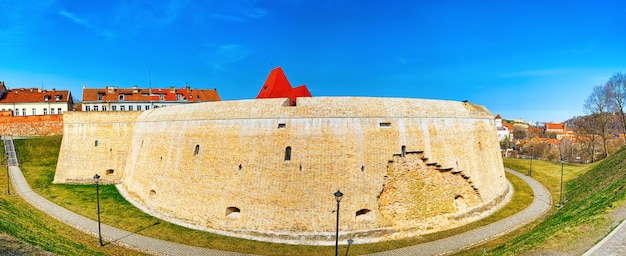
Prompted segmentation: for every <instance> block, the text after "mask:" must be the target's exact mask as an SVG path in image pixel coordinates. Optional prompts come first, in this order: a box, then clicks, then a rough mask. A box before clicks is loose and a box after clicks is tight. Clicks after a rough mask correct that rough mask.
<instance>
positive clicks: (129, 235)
mask: <svg viewBox="0 0 626 256" xmlns="http://www.w3.org/2000/svg"><path fill="white" fill-rule="evenodd" d="M159 224H161V222H160V221H157V222H155V223H154V224H152V225H149V226H146V227H143V228H139V229H137V230H135V231H133V232H132V233H130V234H128V235H125V236H122V237H119V238H117V239H113V240H111V241H110V242H106V243H104V245H107V244H110V243H113V242H117V241H120V240H122V239H124V238H127V237H131V236H133V235H138V234H139V233H140V232H141V231H144V230H146V229H149V228H152V227H154V226H156V225H159Z"/></svg>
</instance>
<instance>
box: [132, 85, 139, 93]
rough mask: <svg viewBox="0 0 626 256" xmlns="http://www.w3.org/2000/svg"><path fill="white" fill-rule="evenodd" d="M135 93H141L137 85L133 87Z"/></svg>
mask: <svg viewBox="0 0 626 256" xmlns="http://www.w3.org/2000/svg"><path fill="white" fill-rule="evenodd" d="M133 93H139V87H138V86H136V85H133Z"/></svg>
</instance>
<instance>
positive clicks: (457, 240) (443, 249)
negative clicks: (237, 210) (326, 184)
mask: <svg viewBox="0 0 626 256" xmlns="http://www.w3.org/2000/svg"><path fill="white" fill-rule="evenodd" d="M8 157H9V158H13V159H16V157H15V151H12V152H9V154H8ZM507 172H509V173H511V174H513V175H515V176H517V177H520V178H521V179H523V180H524V181H525V182H527V183H528V184H529V185H530V186H531V188H532V189H533V190H534V194H535V199H534V200H533V203H532V204H531V205H530V207H528V208H526V209H524V210H523V211H521V212H519V213H517V214H515V215H513V216H511V217H509V218H506V219H504V220H501V221H498V222H495V223H492V224H490V225H487V226H484V227H481V228H478V229H475V230H472V231H469V232H466V233H462V234H459V235H456V236H453V237H448V238H445V239H441V240H437V241H433V242H429V243H424V244H419V245H415V246H410V247H406V248H400V249H396V250H391V251H387V252H382V253H377V254H374V255H435V254H445V253H450V252H455V251H459V250H462V249H464V248H469V247H472V246H474V245H477V244H480V243H484V242H486V241H489V240H490V239H492V238H494V237H498V236H501V235H503V234H505V233H507V232H510V231H512V230H514V229H516V228H518V227H520V226H522V225H524V224H526V223H528V222H530V221H532V220H534V219H536V218H538V217H539V216H541V215H543V214H544V213H545V212H547V211H548V209H550V206H551V202H552V200H551V197H550V193H549V191H548V190H547V189H546V188H545V187H543V186H542V185H541V184H540V183H539V182H537V181H535V180H534V179H532V178H530V177H528V176H525V175H523V174H520V173H519V172H515V171H510V170H507ZM9 173H10V175H11V181H12V183H13V186H14V188H15V191H16V192H17V194H19V195H20V196H21V197H22V198H24V200H26V201H27V202H28V203H30V204H31V205H33V206H34V207H35V208H37V209H39V210H41V211H43V212H45V213H47V214H48V215H50V216H52V217H53V218H55V219H57V220H59V221H61V222H63V223H65V224H67V225H70V226H72V227H74V228H76V229H78V230H80V231H82V232H84V233H87V234H90V235H93V236H95V237H97V236H98V223H97V222H96V221H93V220H91V219H88V218H85V217H83V216H81V215H78V214H76V213H74V212H71V211H69V210H67V209H65V208H63V207H61V206H59V205H56V204H54V203H52V202H50V201H48V200H46V199H45V198H43V197H41V196H40V195H38V194H37V193H35V192H33V191H32V190H31V188H30V186H29V185H28V183H27V182H26V179H25V178H24V175H23V174H22V172H21V170H20V169H19V167H17V166H16V164H11V163H10V165H9ZM102 235H103V242H104V243H105V246H106V243H115V244H119V245H122V246H126V247H130V248H136V249H139V250H140V251H143V252H147V253H152V254H160V255H229V256H230V255H245V254H241V253H235V252H225V251H218V250H212V249H207V248H200V247H194V246H188V245H182V244H177V243H172V242H168V241H163V240H158V239H154V238H150V237H146V236H142V235H139V234H135V233H131V232H128V231H124V230H121V229H117V228H114V227H111V226H108V225H104V224H103V225H102Z"/></svg>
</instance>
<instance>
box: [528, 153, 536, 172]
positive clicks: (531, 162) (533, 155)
mask: <svg viewBox="0 0 626 256" xmlns="http://www.w3.org/2000/svg"><path fill="white" fill-rule="evenodd" d="M533 158H535V148H534V147H533V146H530V169H528V176H531V175H532V174H533Z"/></svg>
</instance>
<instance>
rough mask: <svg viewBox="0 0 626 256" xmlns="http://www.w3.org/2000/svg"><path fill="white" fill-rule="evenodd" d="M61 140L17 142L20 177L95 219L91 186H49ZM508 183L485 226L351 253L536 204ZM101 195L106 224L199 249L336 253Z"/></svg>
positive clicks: (518, 184)
mask: <svg viewBox="0 0 626 256" xmlns="http://www.w3.org/2000/svg"><path fill="white" fill-rule="evenodd" d="M60 139H61V138H60V137H47V138H36V139H27V140H17V141H16V142H15V143H16V147H17V148H18V152H19V154H20V158H22V159H23V162H24V165H23V166H22V167H21V169H22V172H23V173H24V175H25V176H26V178H27V180H28V181H29V183H30V184H31V186H32V187H33V190H35V191H36V192H37V193H39V194H41V195H43V196H44V197H47V198H48V199H50V200H52V201H54V202H55V203H57V204H60V205H62V206H63V207H66V208H68V209H70V210H72V211H74V212H77V213H79V214H82V215H84V216H87V217H89V218H92V219H96V210H95V202H94V187H93V185H53V184H51V181H52V179H53V176H54V171H55V168H56V167H55V165H56V159H57V155H58V149H59V145H60ZM507 177H508V178H509V180H510V181H511V182H512V183H513V185H514V187H515V191H516V193H515V194H514V202H516V203H515V204H509V205H507V206H506V207H504V208H503V209H502V210H500V211H498V212H496V213H494V214H492V215H491V216H490V217H488V218H486V219H484V220H481V221H479V222H475V223H472V224H469V225H467V226H464V227H460V228H457V229H453V230H448V231H444V232H440V233H436V234H430V235H427V236H423V237H415V238H412V239H405V240H396V241H389V242H382V243H376V244H357V243H355V244H353V245H352V246H351V247H350V254H353V255H356V254H363V253H371V252H378V251H383V250H389V249H394V248H399V247H405V246H410V245H413V244H418V243H422V242H426V241H432V240H436V239H440V238H442V237H446V236H450V235H454V234H457V233H460V232H464V231H467V230H470V229H473V228H476V227H479V226H481V225H484V224H486V223H490V222H493V221H496V220H499V219H502V218H505V217H507V216H510V215H511V214H513V213H515V212H518V211H520V210H521V209H523V208H525V207H526V206H528V205H529V204H530V203H531V202H532V195H531V191H530V188H529V187H528V186H527V185H525V183H523V182H522V181H521V180H520V179H518V178H516V177H514V176H510V175H507ZM100 193H101V201H100V202H101V208H102V221H103V222H104V223H107V224H109V225H113V226H117V227H120V228H124V229H126V230H129V231H135V232H137V233H140V234H144V235H148V236H152V237H156V238H160V239H165V240H170V241H175V242H179V243H185V244H192V245H195V246H201V247H208V248H215V249H221V250H228V251H239V252H250V253H258V254H267V255H296V254H297V255H320V254H324V255H331V254H332V253H333V252H334V246H324V247H314V246H294V245H285V244H272V243H263V242H257V241H250V240H243V239H236V238H231V237H224V236H218V235H214V234H211V233H206V232H200V231H195V230H190V229H186V228H183V227H180V226H176V225H173V224H170V223H167V222H164V221H159V220H158V219H156V218H154V217H151V216H149V215H147V214H145V213H143V212H141V211H139V210H138V209H136V208H134V207H133V206H132V205H130V204H129V203H128V202H126V201H125V200H124V199H123V198H122V197H121V196H120V195H119V193H118V192H117V190H116V189H115V187H114V186H112V185H105V186H101V190H100ZM344 239H347V238H344ZM346 249H347V248H346V247H345V246H342V247H341V248H340V251H345V250H346Z"/></svg>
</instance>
